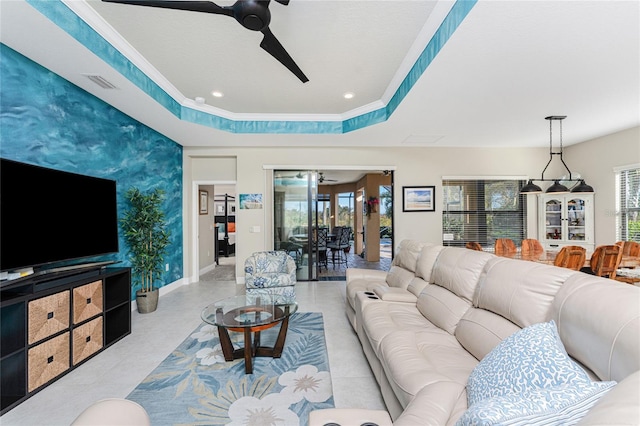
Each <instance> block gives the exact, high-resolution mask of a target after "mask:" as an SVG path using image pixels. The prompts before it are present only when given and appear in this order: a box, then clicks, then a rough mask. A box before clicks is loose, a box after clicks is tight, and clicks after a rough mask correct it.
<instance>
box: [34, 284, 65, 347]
mask: <svg viewBox="0 0 640 426" xmlns="http://www.w3.org/2000/svg"><path fill="white" fill-rule="evenodd" d="M69 295H70V293H69V290H66V291H62V292H60V293H56V294H52V295H51V296H47V297H43V298H40V299H35V300H32V301H30V302H29V314H28V315H29V344H32V343H35V342H37V341H40V340H42V339H45V338H47V337H49V336H51V335H52V334H55V333H57V332H59V331H62V330H64V329H65V328H69V310H70V302H71V301H70V298H69Z"/></svg>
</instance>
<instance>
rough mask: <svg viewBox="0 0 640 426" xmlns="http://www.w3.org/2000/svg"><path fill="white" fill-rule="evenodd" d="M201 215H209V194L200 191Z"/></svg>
mask: <svg viewBox="0 0 640 426" xmlns="http://www.w3.org/2000/svg"><path fill="white" fill-rule="evenodd" d="M199 205H200V214H209V192H207V191H202V190H201V191H200V204H199Z"/></svg>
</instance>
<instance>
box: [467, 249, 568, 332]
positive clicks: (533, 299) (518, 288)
mask: <svg viewBox="0 0 640 426" xmlns="http://www.w3.org/2000/svg"><path fill="white" fill-rule="evenodd" d="M574 274H577V272H575V271H572V270H571V269H567V268H558V267H555V266H550V265H544V264H541V263H537V262H527V261H522V260H514V259H507V258H503V257H496V258H494V259H492V260H491V261H489V262H488V263H487V265H486V267H485V275H484V277H483V279H482V282H481V283H480V285H479V286H478V288H477V291H476V293H475V296H474V299H473V304H474V306H476V307H477V308H480V309H484V310H487V311H490V312H494V313H496V314H498V315H500V316H502V317H504V318H506V319H508V320H509V321H511V322H513V323H514V324H516V325H518V326H519V327H520V328H524V327H528V326H530V325H533V324H537V323H539V322H546V321H549V320H550V319H551V313H550V309H551V304H552V303H553V299H554V297H555V296H556V294H557V293H558V291H559V290H560V287H561V286H562V284H563V283H564V282H565V281H566V280H567V278H569V277H570V276H571V275H574Z"/></svg>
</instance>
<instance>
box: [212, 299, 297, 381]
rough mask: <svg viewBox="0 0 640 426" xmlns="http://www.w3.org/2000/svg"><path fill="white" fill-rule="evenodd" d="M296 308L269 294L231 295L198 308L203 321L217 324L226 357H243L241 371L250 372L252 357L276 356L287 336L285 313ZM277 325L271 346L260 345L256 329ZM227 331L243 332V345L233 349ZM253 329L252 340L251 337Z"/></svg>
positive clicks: (292, 311)
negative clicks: (274, 340)
mask: <svg viewBox="0 0 640 426" xmlns="http://www.w3.org/2000/svg"><path fill="white" fill-rule="evenodd" d="M297 310H298V304H297V303H295V302H290V303H282V302H281V301H278V300H277V299H276V298H274V297H271V296H265V295H260V296H252V295H243V296H234V297H229V298H227V299H223V300H220V301H218V302H215V303H213V304H211V305H209V306H207V307H206V308H204V310H203V311H202V314H201V317H202V319H203V320H204V322H206V323H208V324H212V325H215V326H216V327H218V335H219V337H220V345H221V346H222V353H223V354H224V359H225V360H226V361H233V360H234V359H238V358H244V371H245V373H246V374H251V373H253V357H257V356H270V357H273V358H280V356H281V355H282V349H283V347H284V341H285V339H286V337H287V328H288V326H289V317H290V316H291V314H293V313H294V312H296V311H297ZM278 324H281V325H280V332H279V333H278V337H277V339H276V342H275V345H274V346H273V347H266V346H260V332H261V331H262V330H267V329H269V328H272V327H275V326H276V325H278ZM229 331H235V332H239V333H243V334H244V348H240V349H236V350H234V349H233V344H232V343H231V339H230V338H229ZM251 333H253V343H252V339H251Z"/></svg>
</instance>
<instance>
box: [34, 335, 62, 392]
mask: <svg viewBox="0 0 640 426" xmlns="http://www.w3.org/2000/svg"><path fill="white" fill-rule="evenodd" d="M28 364H29V368H28V371H29V386H28V387H29V392H31V391H33V390H35V389H37V388H39V387H40V386H42V385H44V384H46V383H47V382H49V381H50V380H51V379H54V378H55V377H57V376H59V375H60V374H62V373H64V372H65V371H67V370H68V369H69V333H64V334H61V335H60V336H57V337H54V338H53V339H50V340H47V341H46V342H43V343H40V344H39V345H37V346H34V347H33V348H31V349H29V361H28Z"/></svg>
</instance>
